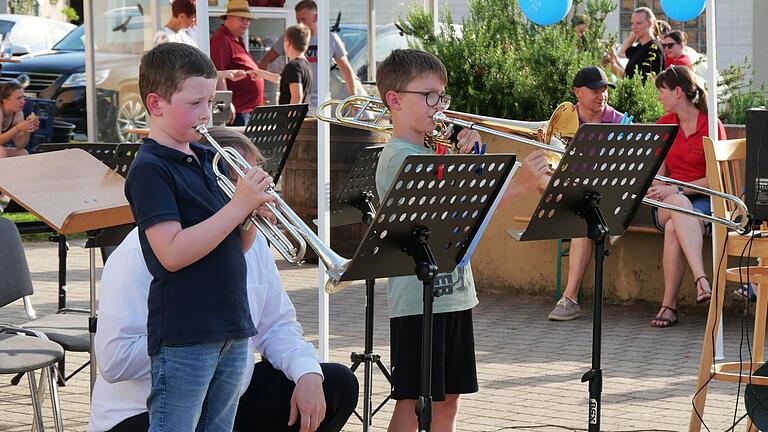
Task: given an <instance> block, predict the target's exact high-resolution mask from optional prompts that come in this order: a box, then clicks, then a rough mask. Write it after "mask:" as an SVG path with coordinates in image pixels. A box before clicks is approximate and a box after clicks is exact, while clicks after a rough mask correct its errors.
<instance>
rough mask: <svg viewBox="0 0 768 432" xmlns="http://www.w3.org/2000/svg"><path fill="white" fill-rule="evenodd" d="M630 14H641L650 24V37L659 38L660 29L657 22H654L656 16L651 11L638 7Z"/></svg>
mask: <svg viewBox="0 0 768 432" xmlns="http://www.w3.org/2000/svg"><path fill="white" fill-rule="evenodd" d="M632 14H633V15H634V14H643V15H645V19H646V20H648V21H650V22H651V36H653V37H654V38H656V37H659V33H660V29H659V24H658V21H656V15H655V14H654V13H653V11H652V10H651V9H649V8H647V7H645V6H643V7H639V8H637V9H635V10H634V11H632Z"/></svg>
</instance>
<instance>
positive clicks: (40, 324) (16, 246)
mask: <svg viewBox="0 0 768 432" xmlns="http://www.w3.org/2000/svg"><path fill="white" fill-rule="evenodd" d="M0 245H2V247H0V267H3V268H2V271H0V275H2V277H0V293H3V296H6V297H10V298H13V299H14V300H15V299H23V302H24V310H25V312H26V314H27V317H28V318H29V319H30V321H28V322H26V323H24V324H22V325H21V327H24V328H27V329H31V330H37V331H39V332H40V333H43V334H45V335H46V336H47V337H48V339H50V340H51V341H53V342H56V343H57V344H59V345H61V347H62V348H64V351H70V352H88V348H89V347H90V341H89V334H88V311H85V310H77V309H71V308H64V309H59V310H58V311H57V312H56V313H55V314H52V315H47V316H43V317H40V318H38V317H37V314H36V312H35V309H34V307H33V306H32V299H31V295H32V293H33V290H32V278H31V276H30V274H29V266H28V265H27V259H26V255H25V254H24V247H23V245H22V243H21V237H20V236H19V231H18V230H17V229H16V226H15V225H14V224H13V222H11V221H10V220H8V219H4V218H0ZM10 263H12V264H13V265H10ZM12 301H13V300H12ZM59 360H63V356H62V358H61V359H59ZM84 367H85V365H83V366H81V367H80V368H78V369H77V370H76V371H75V372H73V373H72V374H70V375H69V377H66V378H64V380H63V381H66V380H67V379H69V378H71V377H72V376H73V375H74V374H76V373H77V372H79V371H80V370H81V369H83V368H84ZM20 378H21V376H20V375H17V377H16V378H14V380H13V381H12V382H13V383H14V384H16V383H18V381H19V379H20Z"/></svg>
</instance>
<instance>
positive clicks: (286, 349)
mask: <svg viewBox="0 0 768 432" xmlns="http://www.w3.org/2000/svg"><path fill="white" fill-rule="evenodd" d="M233 134H237V133H236V132H231V131H228V130H224V128H212V129H211V135H213V136H214V139H217V141H219V143H220V144H222V145H225V146H226V145H233V144H234V145H233V146H234V147H236V148H237V147H240V148H237V150H238V151H240V152H241V153H243V154H244V156H245V157H246V159H251V162H253V159H256V158H257V157H258V158H260V155H259V154H258V150H256V149H255V147H253V148H248V147H247V145H251V146H252V144H250V142H249V141H248V139H247V138H245V137H244V136H242V135H239V134H238V135H239V137H238V136H236V135H233ZM240 137H242V139H244V140H245V143H246V144H242V143H241V145H238V143H236V142H233V141H237V140H238V139H239V138H240ZM243 145H245V146H246V147H242V146H243ZM249 153H250V154H249ZM249 156H250V157H249ZM245 261H246V265H247V284H246V285H247V290H248V303H249V306H250V312H251V318H252V319H253V322H254V325H255V326H256V330H257V331H258V333H257V334H256V335H255V336H253V337H252V338H251V340H250V342H251V343H250V344H249V349H250V350H251V351H252V352H254V353H255V352H259V353H261V355H262V357H263V359H262V360H261V361H259V362H257V363H256V364H255V365H254V367H253V369H252V371H251V373H248V374H246V380H244V382H243V383H242V386H241V389H240V391H241V397H240V404H239V406H238V410H237V417H236V419H235V429H236V430H240V431H251V430H266V431H302V432H304V431H315V430H318V431H339V430H341V428H342V427H343V426H344V424H345V423H346V422H347V419H348V418H349V417H350V415H351V414H352V412H353V410H354V409H355V406H356V405H357V399H358V383H357V379H356V378H355V376H354V374H353V373H352V372H351V371H350V370H349V368H347V367H346V366H343V365H340V364H330V363H329V364H322V365H321V364H319V363H318V360H317V356H316V354H315V348H314V346H313V345H312V344H310V343H308V342H306V341H305V340H304V336H303V330H302V328H301V325H300V324H299V323H298V322H297V321H296V311H295V309H294V307H293V304H292V303H291V300H290V299H289V298H288V295H287V293H286V292H285V290H284V289H283V288H282V285H281V283H280V279H279V275H278V272H277V267H276V266H275V262H274V259H273V256H272V252H271V250H270V249H269V246H268V245H267V242H266V239H265V238H264V236H263V235H261V233H258V235H257V237H256V241H255V242H254V244H253V246H252V247H251V249H249V250H248V251H247V252H246V253H245ZM151 280H152V275H151V274H150V273H149V270H147V266H146V263H145V261H144V257H143V255H142V252H141V246H140V244H139V237H138V230H137V229H134V230H132V231H131V232H130V234H128V236H127V237H126V238H125V240H124V241H123V242H122V243H121V244H120V246H118V247H117V249H115V251H114V252H113V253H112V254H111V255H110V257H109V259H108V260H107V263H106V264H105V266H104V271H103V274H102V279H101V291H100V299H99V319H98V327H97V332H96V340H95V346H94V348H95V350H96V360H97V363H98V368H99V372H100V373H99V375H98V377H97V378H96V385H95V387H94V389H93V397H92V402H91V417H90V420H89V423H88V431H89V432H100V431H115V432H117V431H136V432H138V431H141V432H144V431H146V430H147V429H148V427H149V415H148V413H147V407H146V401H147V397H148V396H149V392H150V388H151V377H150V362H149V355H148V354H147V340H146V337H147V323H146V321H147V297H148V295H149V284H150V282H151Z"/></svg>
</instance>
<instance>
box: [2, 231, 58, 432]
mask: <svg viewBox="0 0 768 432" xmlns="http://www.w3.org/2000/svg"><path fill="white" fill-rule="evenodd" d="M0 245H2V247H0V275H2V277H0V308H2V307H4V306H6V305H8V304H10V303H13V302H15V301H16V300H19V299H22V298H25V297H27V296H30V295H32V280H31V279H30V278H29V269H28V267H27V260H26V257H25V255H24V249H23V248H22V246H21V240H20V238H19V232H18V230H16V227H15V226H14V225H13V222H11V221H9V220H8V219H4V218H0ZM26 307H27V305H26V304H25V308H26ZM63 356H64V351H63V349H62V347H61V346H59V345H58V344H56V343H54V342H51V341H49V340H48V338H47V337H46V336H45V335H44V334H43V333H42V332H39V331H36V330H31V329H23V328H17V327H11V326H0V374H26V375H27V379H28V381H29V391H30V397H31V399H32V406H33V409H34V415H33V424H34V426H35V429H36V430H38V431H43V430H44V425H43V416H42V406H41V403H42V398H43V396H44V395H45V384H46V380H47V381H48V384H49V385H50V387H51V404H52V407H53V417H54V421H55V424H56V430H57V431H61V430H62V424H61V411H60V408H59V398H58V390H57V388H56V385H55V382H54V375H55V373H56V368H55V364H56V363H57V362H58V361H59V360H61V359H62V358H63ZM36 370H41V372H42V373H41V378H40V386H39V387H38V385H37V383H36V379H35V374H34V371H36Z"/></svg>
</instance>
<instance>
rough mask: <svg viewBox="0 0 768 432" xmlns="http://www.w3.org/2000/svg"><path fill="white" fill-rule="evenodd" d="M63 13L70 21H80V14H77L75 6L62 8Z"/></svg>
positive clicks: (73, 22)
mask: <svg viewBox="0 0 768 432" xmlns="http://www.w3.org/2000/svg"><path fill="white" fill-rule="evenodd" d="M61 14H62V15H64V16H65V17H66V18H67V21H68V22H71V23H72V24H75V23H77V22H79V21H80V15H78V14H77V11H76V10H75V8H73V7H71V6H67V7H65V8H62V9H61Z"/></svg>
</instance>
